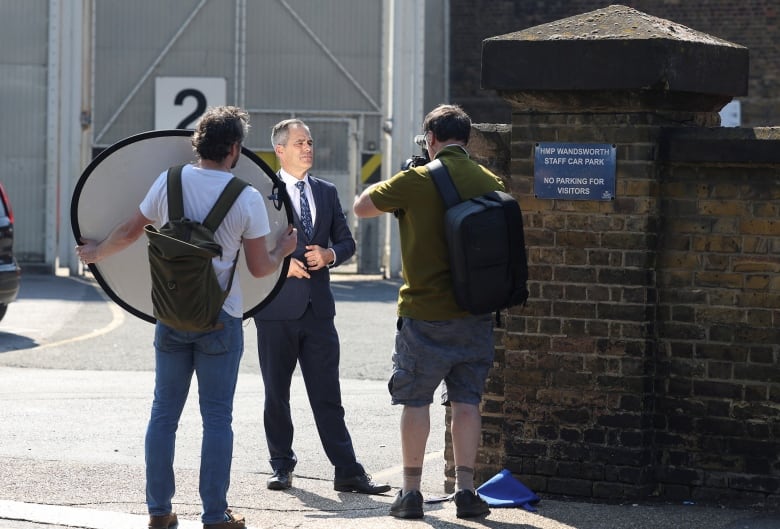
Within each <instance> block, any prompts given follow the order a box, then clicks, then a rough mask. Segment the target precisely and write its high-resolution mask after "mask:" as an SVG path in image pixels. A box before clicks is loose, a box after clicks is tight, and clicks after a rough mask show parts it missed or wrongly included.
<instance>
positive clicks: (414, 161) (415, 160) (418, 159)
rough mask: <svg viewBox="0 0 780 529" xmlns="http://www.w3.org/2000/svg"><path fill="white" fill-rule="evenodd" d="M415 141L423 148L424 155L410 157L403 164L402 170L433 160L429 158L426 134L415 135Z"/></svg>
mask: <svg viewBox="0 0 780 529" xmlns="http://www.w3.org/2000/svg"><path fill="white" fill-rule="evenodd" d="M414 143H415V145H418V146H419V147H420V148H421V149H422V156H412V157H411V158H408V159H407V160H406V161H405V162H404V163H402V164H401V170H402V171H406V170H407V169H409V168H411V167H419V166H421V165H425V164H427V163H428V162H430V161H431V159H430V158H428V149H427V148H426V146H425V134H418V135H417V136H415V137H414Z"/></svg>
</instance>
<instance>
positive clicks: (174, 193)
mask: <svg viewBox="0 0 780 529" xmlns="http://www.w3.org/2000/svg"><path fill="white" fill-rule="evenodd" d="M182 167H184V166H183V165H175V166H173V167H171V168H170V169H168V218H169V219H173V220H179V219H181V218H183V217H184V198H183V197H182V191H181V169H182Z"/></svg>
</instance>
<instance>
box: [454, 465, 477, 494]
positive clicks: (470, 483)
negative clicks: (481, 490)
mask: <svg viewBox="0 0 780 529" xmlns="http://www.w3.org/2000/svg"><path fill="white" fill-rule="evenodd" d="M455 490H470V491H472V492H473V491H474V469H473V468H470V467H463V466H457V465H456V466H455Z"/></svg>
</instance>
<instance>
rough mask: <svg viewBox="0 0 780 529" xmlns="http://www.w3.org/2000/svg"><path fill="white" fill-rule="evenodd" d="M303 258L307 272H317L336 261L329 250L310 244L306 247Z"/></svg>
mask: <svg viewBox="0 0 780 529" xmlns="http://www.w3.org/2000/svg"><path fill="white" fill-rule="evenodd" d="M303 258H304V259H305V262H306V267H307V268H308V269H309V270H319V269H320V268H325V267H327V266H328V265H329V264H332V263H333V262H334V261H335V260H336V255H335V254H334V253H333V250H331V249H330V248H323V247H322V246H318V245H316V244H311V245H308V246H306V253H305V254H303Z"/></svg>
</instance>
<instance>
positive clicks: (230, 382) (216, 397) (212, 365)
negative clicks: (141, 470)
mask: <svg viewBox="0 0 780 529" xmlns="http://www.w3.org/2000/svg"><path fill="white" fill-rule="evenodd" d="M219 321H220V322H221V323H222V324H223V325H224V328H223V329H220V330H217V331H211V332H205V333H198V332H183V331H177V330H174V329H172V328H170V327H168V326H166V325H163V324H161V323H158V324H157V327H156V329H155V335H154V347H155V362H156V368H155V379H154V402H153V403H152V413H151V417H150V419H149V425H148V427H147V430H146V442H145V454H146V504H147V507H148V509H149V514H153V515H164V514H168V513H170V512H171V511H172V506H171V499H172V498H173V494H174V492H175V490H176V485H175V481H174V474H173V456H174V451H175V444H176V429H177V427H178V425H179V418H180V417H181V413H182V410H183V409H184V403H185V402H186V401H187V394H188V393H189V390H190V382H191V381H192V373H193V372H194V373H195V375H196V376H197V377H198V402H199V404H200V415H201V419H202V421H203V440H202V443H201V454H200V497H201V501H202V502H203V515H202V521H203V523H204V524H206V523H209V524H210V523H218V522H222V521H223V520H224V519H225V509H227V491H228V487H229V486H230V464H231V460H232V457H233V428H232V422H233V396H234V394H235V391H236V381H237V379H238V366H239V362H240V361H241V355H242V354H243V351H244V335H243V329H242V328H241V319H240V318H234V317H232V316H230V315H228V314H227V313H226V312H225V311H222V312H220V315H219Z"/></svg>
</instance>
